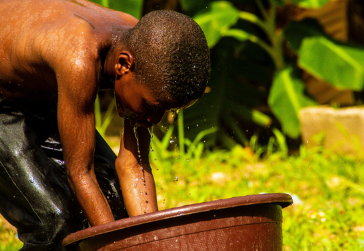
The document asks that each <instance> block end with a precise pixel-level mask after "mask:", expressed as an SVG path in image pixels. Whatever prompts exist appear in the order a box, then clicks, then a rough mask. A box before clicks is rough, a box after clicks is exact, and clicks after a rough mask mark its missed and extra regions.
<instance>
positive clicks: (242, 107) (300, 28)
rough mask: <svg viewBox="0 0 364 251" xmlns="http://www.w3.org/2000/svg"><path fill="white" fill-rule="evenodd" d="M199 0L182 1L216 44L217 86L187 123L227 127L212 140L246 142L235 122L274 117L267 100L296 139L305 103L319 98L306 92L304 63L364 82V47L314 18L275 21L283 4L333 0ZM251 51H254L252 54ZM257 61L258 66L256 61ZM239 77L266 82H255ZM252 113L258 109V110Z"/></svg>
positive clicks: (338, 80)
mask: <svg viewBox="0 0 364 251" xmlns="http://www.w3.org/2000/svg"><path fill="white" fill-rule="evenodd" d="M195 2H196V1H192V0H183V1H182V3H183V6H184V7H185V9H186V11H187V12H188V13H189V12H190V13H193V15H194V19H195V20H196V22H197V23H199V24H200V26H201V27H202V29H203V30H204V32H205V34H206V37H207V39H208V44H209V46H210V47H211V48H212V59H213V61H212V73H211V81H210V84H209V85H210V87H211V92H210V93H209V94H206V95H205V96H206V97H204V98H203V100H202V102H199V103H198V104H196V108H197V109H193V110H192V109H191V110H187V111H186V116H185V117H186V122H185V124H186V125H188V126H190V127H191V126H193V125H194V124H195V125H196V124H198V125H199V127H200V128H204V129H205V127H208V126H214V127H217V128H219V129H222V131H223V132H221V131H220V130H219V133H216V134H219V135H220V137H219V135H213V137H212V138H210V139H211V140H212V141H213V142H216V140H218V139H220V140H221V139H228V138H229V137H230V138H231V137H234V138H235V140H236V141H238V142H239V143H242V144H246V142H247V140H246V137H245V136H244V131H242V130H241V129H240V130H239V128H238V127H237V126H236V123H237V122H238V121H241V120H243V121H246V122H247V121H248V122H249V121H252V122H254V123H256V124H259V125H262V126H269V125H270V124H271V123H272V117H270V116H269V117H268V116H267V115H269V114H264V113H261V112H260V111H259V110H256V109H255V107H257V106H259V105H262V104H264V102H265V101H268V105H269V107H270V110H271V111H272V112H273V114H274V115H275V118H277V119H278V120H279V122H280V124H281V127H282V131H283V132H284V133H285V134H286V135H288V136H290V137H291V138H298V137H299V135H300V129H299V120H298V112H299V110H300V109H302V108H303V107H306V106H315V105H317V103H316V101H315V100H313V99H312V98H311V97H309V96H307V94H306V90H305V86H304V83H303V81H302V78H301V76H300V73H299V69H303V70H305V71H307V72H308V73H310V74H311V75H313V76H315V77H317V78H318V79H322V80H324V81H326V82H328V83H329V84H331V85H333V86H335V87H337V88H341V89H351V90H355V91H358V90H362V89H363V84H364V71H363V69H364V48H362V47H359V46H354V45H351V44H349V43H342V42H338V41H335V40H334V39H332V38H331V37H330V36H329V35H327V34H326V33H325V32H324V30H323V28H322V27H321V26H320V25H319V23H318V22H317V21H316V20H313V19H306V20H302V21H300V22H293V21H292V22H289V23H288V24H286V25H285V26H284V27H283V29H277V27H276V16H277V15H276V13H277V8H279V7H280V6H284V5H287V4H294V5H297V6H300V7H305V8H317V7H321V6H323V5H325V4H326V3H328V2H329V0H320V1H316V0H315V1H313V0H291V1H288V0H271V1H268V4H267V1H261V0H256V1H254V2H252V1H244V2H245V3H246V5H249V4H250V5H251V6H253V7H254V8H255V9H256V11H255V12H254V13H252V12H246V11H242V10H239V9H238V8H237V7H235V6H234V5H233V3H235V4H236V6H237V2H235V1H231V2H228V1H203V2H204V4H205V6H204V7H203V8H202V6H201V5H200V4H198V3H195ZM206 5H207V7H206ZM205 7H206V8H205ZM229 38H234V39H233V40H231V39H229ZM285 44H287V45H288V47H289V48H291V49H292V50H293V52H294V53H295V54H296V56H297V58H298V59H297V63H296V62H295V61H293V60H292V59H290V58H289V57H287V56H286V55H285V54H284V51H283V48H284V46H285ZM251 51H254V55H253V56H252V53H251ZM254 57H255V58H254ZM241 58H244V59H245V60H241ZM253 58H254V59H253ZM256 58H258V59H256ZM257 61H260V62H259V64H260V65H257V64H255V63H256V62H257ZM247 64H250V68H248V69H249V71H245V69H244V68H247V67H249V66H247ZM263 65H265V66H266V67H265V68H263V67H262V66H263ZM270 71H271V74H270V73H269V72H270ZM252 72H253V73H255V74H258V75H259V76H256V75H255V76H254V75H253V74H252ZM239 78H240V79H244V78H245V79H249V80H250V82H255V83H256V82H260V83H262V82H263V83H264V82H265V84H263V86H259V85H258V88H255V86H249V85H247V84H246V83H244V82H243V81H239ZM259 78H260V79H259ZM267 82H269V83H268V84H267ZM257 89H258V90H257ZM252 99H254V101H252ZM207 110H208V111H209V113H208V114H206V113H204V115H202V114H203V112H202V111H204V112H205V111H207ZM254 113H255V115H257V116H253V114H254ZM246 122H245V123H246ZM204 124H205V126H204ZM196 133H197V130H193V131H191V133H188V134H187V135H188V136H189V137H193V135H195V134H196ZM237 135H239V136H238V137H237ZM221 136H222V137H221ZM212 144H213V143H212Z"/></svg>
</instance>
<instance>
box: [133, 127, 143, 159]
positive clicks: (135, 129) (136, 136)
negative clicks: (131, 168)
mask: <svg viewBox="0 0 364 251" xmlns="http://www.w3.org/2000/svg"><path fill="white" fill-rule="evenodd" d="M133 131H134V135H135V139H136V142H137V147H138V158H139V164H142V156H141V155H140V148H139V137H138V132H137V127H134V128H133Z"/></svg>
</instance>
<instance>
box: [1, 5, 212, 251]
mask: <svg viewBox="0 0 364 251" xmlns="http://www.w3.org/2000/svg"><path fill="white" fill-rule="evenodd" d="M209 64H210V62H209V51H208V47H207V43H206V39H205V37H204V35H203V32H202V31H201V29H200V27H199V26H198V25H197V24H196V23H195V22H194V21H193V20H192V19H190V18H188V17H186V16H184V15H182V14H179V13H175V12H170V11H157V12H152V13H150V14H148V15H146V16H145V17H143V18H142V19H141V21H139V22H138V20H137V19H135V18H134V17H132V16H130V15H128V14H125V13H121V12H117V11H113V10H109V9H107V8H104V7H101V6H99V5H96V4H94V3H91V2H88V1H86V0H0V214H2V215H3V216H4V217H5V218H6V219H7V220H8V221H9V222H10V223H11V224H13V225H14V226H15V227H17V229H18V234H19V238H20V240H22V241H23V242H24V246H23V248H22V250H52V251H53V250H62V245H61V242H62V239H63V238H64V237H65V236H66V235H68V234H70V233H72V232H75V231H77V230H80V229H82V228H84V227H86V226H88V225H91V226H95V225H100V224H104V223H108V222H112V221H114V220H115V219H119V218H121V217H123V213H124V207H125V208H126V211H127V215H129V216H135V215H140V214H144V213H149V212H153V211H156V210H158V209H157V203H156V194H155V184H154V180H153V176H152V172H151V168H150V165H149V162H148V152H149V143H150V134H149V132H148V127H151V126H152V125H154V124H157V123H158V122H159V121H160V120H161V118H162V117H163V115H164V113H165V111H167V110H171V109H179V108H184V107H187V106H188V105H190V104H192V103H193V102H194V101H195V100H196V99H198V98H199V97H200V96H201V95H202V94H203V92H204V89H205V86H206V83H207V79H208V76H209V70H210V66H209ZM103 89H114V90H115V95H116V102H117V108H118V113H119V115H120V116H121V117H123V118H124V119H125V121H124V129H123V133H122V139H121V142H120V152H119V154H118V156H117V158H116V156H115V155H113V153H112V152H111V150H110V148H108V146H107V145H106V144H105V142H104V141H103V140H102V138H101V137H100V135H98V133H97V132H96V131H95V122H94V120H95V116H94V102H95V98H96V95H97V92H98V91H99V90H103ZM133 127H137V128H138V129H137V133H138V134H139V138H140V142H139V143H140V151H141V159H142V163H139V162H138V161H139V158H138V153H137V143H136V139H135V136H134V132H133ZM123 201H124V205H123ZM125 216H126V214H125ZM86 219H87V220H86Z"/></svg>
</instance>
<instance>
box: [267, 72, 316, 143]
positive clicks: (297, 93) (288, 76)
mask: <svg viewBox="0 0 364 251" xmlns="http://www.w3.org/2000/svg"><path fill="white" fill-rule="evenodd" d="M304 88H305V87H304V83H303V82H302V81H301V79H300V78H298V77H297V76H296V73H295V70H294V68H293V67H292V66H288V67H286V68H285V69H283V70H281V71H280V72H278V73H277V74H276V76H275V78H274V81H273V85H272V87H271V90H270V94H269V98H268V103H269V105H270V107H271V109H272V111H273V113H274V115H275V116H276V117H277V118H278V120H279V121H280V122H281V124H282V130H283V132H284V133H285V134H287V135H288V136H290V137H291V138H298V137H299V135H300V124H299V120H298V112H299V110H300V109H301V108H303V107H307V106H314V105H316V102H315V101H313V100H311V99H310V98H308V97H307V96H305V95H304Z"/></svg>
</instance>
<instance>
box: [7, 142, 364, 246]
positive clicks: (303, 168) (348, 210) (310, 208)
mask: <svg viewBox="0 0 364 251" xmlns="http://www.w3.org/2000/svg"><path fill="white" fill-rule="evenodd" d="M157 151H158V149H154V152H153V153H151V162H152V164H153V173H154V176H155V180H156V186H157V194H158V205H159V209H160V210H163V209H167V208H172V207H176V206H182V205H187V204H193V203H200V202H205V201H211V200H217V199H224V198H231V197H237V196H244V195H251V194H259V193H289V194H291V195H292V196H293V199H294V204H293V205H292V206H290V207H288V208H285V209H284V210H283V217H284V219H283V238H284V239H283V243H284V250H362V249H363V248H364V220H363V217H362V215H363V211H364V187H363V184H364V168H363V167H364V161H363V160H362V159H359V158H355V157H350V156H339V155H336V154H333V153H331V152H329V151H327V150H326V151H320V150H319V149H316V150H310V151H308V150H306V149H305V148H302V149H301V151H300V153H299V155H298V156H289V157H286V155H285V153H282V152H275V153H272V154H270V156H268V157H265V158H263V159H262V158H258V157H257V156H256V155H255V154H254V153H253V152H252V151H251V150H250V148H242V147H240V146H237V147H236V148H235V149H233V150H232V151H222V150H220V151H214V152H211V153H207V154H206V155H205V156H204V157H201V158H191V159H189V160H184V161H181V159H180V158H178V156H177V155H178V149H177V150H176V152H175V153H176V156H174V155H173V154H171V155H170V156H169V157H168V158H166V159H164V160H158V159H157V160H154V158H155V156H156V153H155V152H157ZM0 232H1V234H0V243H1V245H0V250H1V251H3V250H18V249H19V247H20V246H19V242H18V241H17V239H16V237H15V234H14V233H13V232H12V231H10V230H5V229H4V228H3V226H2V223H1V222H0Z"/></svg>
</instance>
